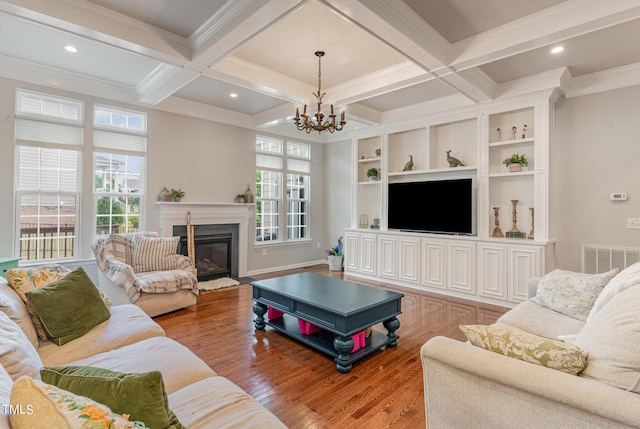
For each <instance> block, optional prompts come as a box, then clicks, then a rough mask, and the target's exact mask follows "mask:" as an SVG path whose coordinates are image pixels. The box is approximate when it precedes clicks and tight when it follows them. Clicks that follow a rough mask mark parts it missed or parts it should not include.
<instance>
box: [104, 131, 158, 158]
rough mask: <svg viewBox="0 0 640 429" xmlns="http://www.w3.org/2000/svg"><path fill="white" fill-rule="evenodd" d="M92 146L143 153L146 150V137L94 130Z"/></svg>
mask: <svg viewBox="0 0 640 429" xmlns="http://www.w3.org/2000/svg"><path fill="white" fill-rule="evenodd" d="M93 146H94V147H95V148H100V149H111V150H115V151H118V152H130V153H132V154H138V155H144V153H145V152H146V151H147V138H146V137H145V136H139V135H135V134H124V133H117V132H113V131H105V130H94V131H93Z"/></svg>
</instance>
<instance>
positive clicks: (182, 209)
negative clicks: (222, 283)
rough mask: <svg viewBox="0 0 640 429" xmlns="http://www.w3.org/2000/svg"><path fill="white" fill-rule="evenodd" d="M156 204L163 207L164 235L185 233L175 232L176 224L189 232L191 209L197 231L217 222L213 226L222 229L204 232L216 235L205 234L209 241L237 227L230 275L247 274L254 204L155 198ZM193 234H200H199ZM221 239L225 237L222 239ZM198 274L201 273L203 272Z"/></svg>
mask: <svg viewBox="0 0 640 429" xmlns="http://www.w3.org/2000/svg"><path fill="white" fill-rule="evenodd" d="M156 206H157V207H158V208H159V209H160V235H162V236H163V237H170V236H174V235H179V236H182V235H183V234H182V233H176V231H174V227H184V228H185V234H184V235H185V236H186V223H187V214H188V213H189V212H191V224H192V225H194V231H196V230H198V229H201V228H205V230H206V229H210V227H211V226H216V228H213V229H214V230H215V229H219V230H220V231H221V232H220V233H218V232H214V233H213V234H209V233H207V234H205V235H214V236H215V237H214V238H212V237H208V238H205V240H209V244H211V243H213V241H216V240H218V238H220V237H218V234H222V235H226V234H229V230H233V229H237V234H236V237H237V245H235V246H234V242H235V240H236V239H235V238H232V240H233V242H232V243H231V247H232V250H231V255H230V256H231V258H232V262H231V263H230V265H231V270H230V273H229V275H230V276H232V277H244V276H246V275H247V258H248V237H249V219H250V217H251V208H252V207H253V205H252V204H236V203H188V202H180V203H174V202H156ZM194 235H196V236H197V235H198V234H197V233H196V234H194ZM232 235H233V234H232ZM219 241H222V239H220V240H219ZM185 247H186V243H185ZM233 247H235V249H233ZM184 253H186V252H184ZM196 254H197V252H196ZM234 261H237V262H234ZM234 264H235V266H236V267H237V272H235V269H234ZM198 275H199V277H200V273H198ZM216 276H217V277H219V276H220V275H218V274H215V275H214V276H213V277H212V278H215V277H216ZM199 280H200V278H199Z"/></svg>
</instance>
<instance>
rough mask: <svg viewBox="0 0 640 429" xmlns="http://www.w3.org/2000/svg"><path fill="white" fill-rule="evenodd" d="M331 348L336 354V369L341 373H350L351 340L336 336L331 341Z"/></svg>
mask: <svg viewBox="0 0 640 429" xmlns="http://www.w3.org/2000/svg"><path fill="white" fill-rule="evenodd" d="M333 348H334V349H336V351H337V352H338V357H337V358H336V369H337V370H338V371H340V372H342V373H347V372H349V371H351V368H352V365H351V350H353V338H351V337H345V336H342V335H337V336H336V338H335V340H333Z"/></svg>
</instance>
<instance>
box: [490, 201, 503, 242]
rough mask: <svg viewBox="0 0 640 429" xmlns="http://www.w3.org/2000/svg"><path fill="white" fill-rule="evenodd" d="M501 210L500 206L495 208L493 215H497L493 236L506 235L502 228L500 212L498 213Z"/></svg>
mask: <svg viewBox="0 0 640 429" xmlns="http://www.w3.org/2000/svg"><path fill="white" fill-rule="evenodd" d="M499 211H500V207H494V208H493V216H494V217H495V224H496V227H495V228H494V229H493V234H491V236H492V237H504V234H503V233H502V230H501V229H500V214H499V213H498V212H499Z"/></svg>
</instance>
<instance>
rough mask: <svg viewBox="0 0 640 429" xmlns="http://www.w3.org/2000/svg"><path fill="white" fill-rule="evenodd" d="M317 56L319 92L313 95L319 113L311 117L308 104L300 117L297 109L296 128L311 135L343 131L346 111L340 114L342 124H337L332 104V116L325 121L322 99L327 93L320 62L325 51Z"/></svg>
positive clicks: (297, 108)
mask: <svg viewBox="0 0 640 429" xmlns="http://www.w3.org/2000/svg"><path fill="white" fill-rule="evenodd" d="M315 56H316V57H318V92H317V93H312V94H313V95H314V96H315V97H316V100H317V103H318V111H317V112H316V114H315V115H313V117H314V118H315V121H314V119H313V118H312V117H310V116H309V114H308V113H307V104H306V103H305V105H304V111H303V112H302V117H300V108H299V107H296V118H295V122H296V128H298V130H299V131H302V130H304V131H306V132H307V134H309V133H310V132H311V131H317V132H318V134H320V133H321V132H322V131H329V132H330V133H333V132H334V131H342V128H343V127H344V125H345V124H346V123H347V122H346V121H345V120H344V110H342V111H341V112H340V122H339V123H336V115H335V114H334V113H333V104H331V114H329V116H328V117H327V119H326V121H324V122H323V120H324V114H323V113H322V97H324V96H325V94H326V92H322V90H321V84H322V68H321V63H320V60H321V58H322V57H323V56H324V51H316V53H315Z"/></svg>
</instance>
